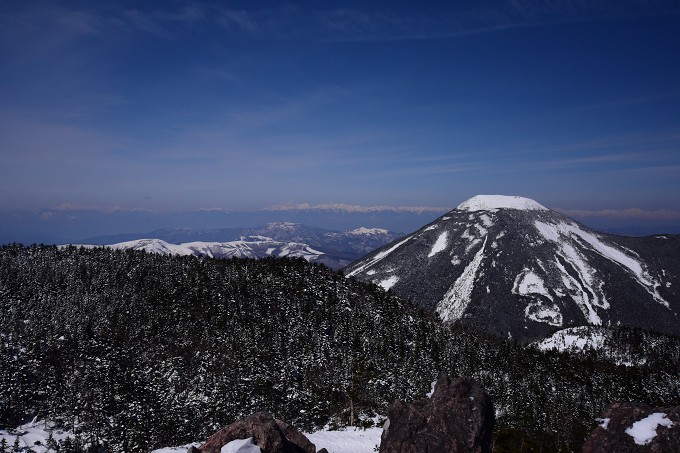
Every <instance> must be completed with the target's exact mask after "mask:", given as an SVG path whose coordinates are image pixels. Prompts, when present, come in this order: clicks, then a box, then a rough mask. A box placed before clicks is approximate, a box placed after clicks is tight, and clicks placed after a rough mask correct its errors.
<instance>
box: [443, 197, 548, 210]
mask: <svg viewBox="0 0 680 453" xmlns="http://www.w3.org/2000/svg"><path fill="white" fill-rule="evenodd" d="M456 209H458V210H459V211H492V210H494V209H521V210H523V211H547V210H548V208H546V207H545V206H543V205H542V204H540V203H538V202H536V201H534V200H532V199H531V198H524V197H518V196H514V195H476V196H474V197H472V198H470V199H469V200H466V201H464V202H462V203H461V204H459V205H458V207H457V208H456Z"/></svg>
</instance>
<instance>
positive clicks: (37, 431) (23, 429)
mask: <svg viewBox="0 0 680 453" xmlns="http://www.w3.org/2000/svg"><path fill="white" fill-rule="evenodd" d="M50 432H51V433H52V438H53V439H54V440H55V441H57V442H58V441H61V440H64V439H66V438H67V437H73V433H70V432H68V431H63V430H60V429H53V425H52V423H49V422H45V421H36V420H34V421H32V422H31V423H27V424H25V425H21V426H19V427H18V428H16V429H10V430H2V429H0V442H1V441H2V439H5V442H7V446H8V448H10V449H11V448H12V446H13V445H14V442H15V441H16V440H17V438H18V439H19V446H20V447H21V448H26V447H28V448H30V449H31V450H32V451H34V452H35V453H45V452H47V451H48V450H47V447H46V444H47V439H49V437H50ZM50 451H53V450H50Z"/></svg>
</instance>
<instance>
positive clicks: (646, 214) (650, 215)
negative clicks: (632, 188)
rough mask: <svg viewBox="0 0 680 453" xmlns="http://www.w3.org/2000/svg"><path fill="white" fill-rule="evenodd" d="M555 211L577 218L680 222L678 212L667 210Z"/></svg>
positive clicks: (679, 212) (679, 213)
mask: <svg viewBox="0 0 680 453" xmlns="http://www.w3.org/2000/svg"><path fill="white" fill-rule="evenodd" d="M556 211H559V212H561V213H562V214H565V215H567V216H570V217H577V218H593V217H596V218H597V217H606V218H621V219H653V220H659V219H663V220H680V211H673V210H668V209H656V210H647V209H640V208H629V209H601V210H587V209H560V208H557V209H556Z"/></svg>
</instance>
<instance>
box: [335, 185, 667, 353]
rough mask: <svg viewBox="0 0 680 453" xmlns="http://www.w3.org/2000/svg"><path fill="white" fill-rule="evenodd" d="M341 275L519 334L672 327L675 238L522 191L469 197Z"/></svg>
mask: <svg viewBox="0 0 680 453" xmlns="http://www.w3.org/2000/svg"><path fill="white" fill-rule="evenodd" d="M345 274H346V275H347V276H348V277H356V278H358V279H361V280H365V281H371V282H374V283H376V284H378V285H381V286H383V287H384V288H386V289H391V290H392V291H394V292H395V293H396V294H398V295H401V296H403V297H406V298H409V299H411V300H412V301H414V302H415V303H417V304H419V305H421V306H422V307H424V308H426V309H428V310H431V311H433V312H435V313H437V314H438V315H439V316H440V317H441V319H442V320H443V321H445V322H456V323H460V324H463V325H466V326H470V327H473V328H475V329H477V330H480V331H482V332H485V333H489V334H493V335H496V336H500V337H503V338H513V339H515V340H518V341H522V342H526V341H531V340H535V339H539V338H543V337H545V336H546V335H548V334H550V333H552V332H554V331H557V330H560V329H564V328H568V327H574V326H582V325H595V326H617V325H626V326H632V327H641V328H646V329H652V330H657V331H661V332H667V333H674V334H680V317H679V316H678V313H679V312H680V294H679V292H678V288H680V236H673V235H665V236H650V237H646V238H630V237H623V236H615V235H609V234H604V233H599V232H596V231H593V230H591V229H589V228H587V227H585V226H584V225H582V224H580V223H578V222H576V221H575V220H573V219H570V218H569V217H566V216H564V215H562V214H560V213H558V212H556V211H553V210H550V209H548V208H546V207H544V206H542V205H541V204H539V203H537V202H536V201H534V200H531V199H528V198H522V197H514V196H502V195H478V196H476V197H473V198H471V199H469V200H467V201H465V202H464V203H462V204H460V205H459V206H458V207H457V208H456V209H454V210H452V211H450V212H449V213H447V214H445V215H444V216H442V217H440V218H438V219H437V220H435V221H434V222H432V223H430V224H429V225H426V226H424V227H422V228H421V229H420V230H418V231H416V232H414V233H412V234H410V235H408V236H406V237H403V238H401V239H398V240H397V241H395V242H393V243H391V244H388V245H386V246H385V247H382V248H380V249H378V250H376V251H374V252H373V253H371V254H370V255H368V256H366V257H365V258H363V259H361V260H359V261H357V262H355V263H352V264H351V265H350V266H348V267H347V268H346V269H345Z"/></svg>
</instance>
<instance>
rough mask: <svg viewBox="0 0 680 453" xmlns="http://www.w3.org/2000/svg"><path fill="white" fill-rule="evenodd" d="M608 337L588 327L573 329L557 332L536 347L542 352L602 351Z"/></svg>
mask: <svg viewBox="0 0 680 453" xmlns="http://www.w3.org/2000/svg"><path fill="white" fill-rule="evenodd" d="M605 340H606V337H605V335H604V334H603V333H602V332H599V331H593V330H590V329H588V328H587V327H586V328H584V327H572V328H569V329H564V330H560V331H557V332H555V333H554V334H552V335H551V336H549V337H548V338H546V339H544V340H541V341H540V342H539V343H538V344H537V345H536V346H537V347H538V349H540V350H541V351H548V350H557V351H561V352H564V351H573V350H578V351H583V350H585V349H601V348H602V347H603V346H604V343H605Z"/></svg>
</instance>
